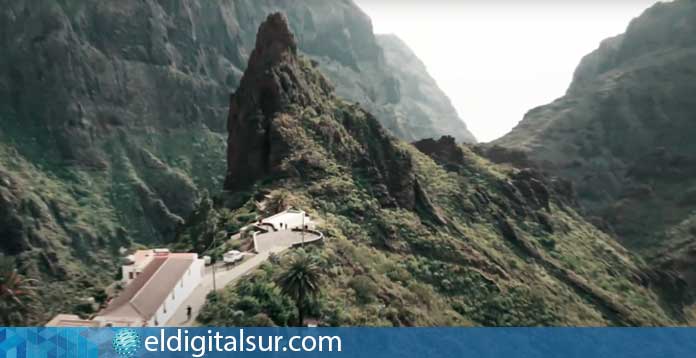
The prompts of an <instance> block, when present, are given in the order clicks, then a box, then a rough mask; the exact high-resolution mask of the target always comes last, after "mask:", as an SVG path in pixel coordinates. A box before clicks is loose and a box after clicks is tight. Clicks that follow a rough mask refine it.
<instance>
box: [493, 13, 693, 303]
mask: <svg viewBox="0 0 696 358" xmlns="http://www.w3.org/2000/svg"><path fill="white" fill-rule="evenodd" d="M694 93H696V2H694V1H691V0H681V1H674V2H670V3H659V4H656V5H654V6H653V7H651V8H649V9H648V10H646V11H645V12H644V13H643V14H642V15H641V16H640V17H638V18H636V19H634V20H633V21H632V22H631V23H630V25H629V26H628V28H627V30H626V32H625V33H624V34H622V35H619V36H617V37H614V38H610V39H607V40H605V41H604V42H602V44H601V45H600V47H599V48H598V49H597V50H596V51H594V52H593V53H591V54H589V55H587V56H586V57H585V58H584V59H583V60H582V62H581V63H580V65H579V66H578V68H577V70H576V72H575V76H574V79H573V83H572V84H571V85H570V87H569V89H568V92H567V93H566V95H565V96H564V97H562V98H560V99H558V100H556V101H554V102H553V103H551V104H548V105H545V106H541V107H538V108H535V109H533V110H531V111H530V112H529V113H527V115H526V116H525V118H524V120H523V121H522V122H520V124H519V125H518V126H517V127H516V128H515V129H513V130H512V132H511V133H509V134H508V135H506V136H504V137H503V138H501V139H499V140H497V141H495V142H494V144H495V145H497V146H498V147H497V148H493V149H488V151H489V153H490V152H491V151H492V152H493V153H492V155H491V158H494V159H497V160H502V161H509V160H510V159H513V157H514V158H516V161H517V164H522V165H524V163H521V162H520V160H521V161H522V162H523V161H524V160H527V161H532V162H536V163H537V165H538V167H540V168H543V169H544V170H547V171H549V172H550V173H553V174H555V175H559V176H563V177H565V178H568V179H571V180H572V181H573V182H574V183H575V186H576V188H577V191H578V195H579V198H580V201H581V202H582V204H583V205H584V207H585V208H586V210H587V213H588V215H590V216H594V217H595V219H594V221H595V222H596V223H597V224H598V225H599V226H600V227H602V228H604V229H605V230H606V231H607V232H611V233H614V234H615V235H616V236H617V237H618V238H619V239H620V240H621V242H622V243H623V244H624V245H626V246H627V247H629V248H631V249H635V250H638V251H639V252H640V253H642V254H644V255H645V256H646V257H647V258H648V259H649V261H650V262H651V263H652V264H653V265H655V266H656V267H659V268H660V269H661V270H665V271H672V272H673V273H674V274H675V275H677V276H678V277H680V278H681V279H684V280H685V281H686V282H687V283H688V285H689V286H690V288H691V290H692V292H693V289H694V288H696V271H694V267H695V266H694V265H693V263H694V262H696V215H695V212H694V209H695V208H696V142H695V141H694V140H693V137H694V134H696V120H695V118H696V97H694ZM506 148H507V149H506ZM511 153H516V154H511ZM513 161H514V160H513ZM526 164H529V163H526Z"/></svg>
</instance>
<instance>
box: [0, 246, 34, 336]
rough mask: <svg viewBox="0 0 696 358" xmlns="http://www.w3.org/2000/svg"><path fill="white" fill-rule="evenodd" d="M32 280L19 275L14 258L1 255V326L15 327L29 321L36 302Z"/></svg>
mask: <svg viewBox="0 0 696 358" xmlns="http://www.w3.org/2000/svg"><path fill="white" fill-rule="evenodd" d="M33 284H34V282H32V280H30V279H27V278H25V277H23V276H22V275H20V274H18V273H17V269H16V268H15V262H14V260H13V259H12V258H9V257H6V256H4V255H0V325H2V326H14V325H20V324H22V323H23V322H26V321H27V317H26V315H27V314H29V312H30V311H31V305H32V303H33V301H34V300H35V298H36V297H35V288H34V286H33Z"/></svg>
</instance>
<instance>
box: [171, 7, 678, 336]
mask: <svg viewBox="0 0 696 358" xmlns="http://www.w3.org/2000/svg"><path fill="white" fill-rule="evenodd" d="M228 128H229V139H228V143H229V146H228V171H227V179H226V184H225V189H227V193H228V194H227V195H225V197H224V198H223V199H221V200H219V203H218V204H219V205H218V206H217V208H215V209H210V207H208V208H207V209H206V210H209V211H207V212H208V215H207V217H206V215H198V216H197V217H196V218H195V219H194V220H193V221H191V222H189V223H188V224H187V227H188V228H192V230H194V231H195V230H198V228H200V227H201V225H205V226H206V227H207V228H209V229H211V230H213V231H214V230H222V229H223V228H225V227H228V226H229V225H230V224H234V223H236V222H238V219H239V218H241V217H246V218H249V219H247V220H253V218H255V217H256V215H257V214H261V212H260V211H259V210H260V209H259V208H260V207H267V205H257V201H265V202H266V203H268V202H275V203H278V202H281V203H283V205H281V206H284V205H291V206H294V207H296V208H302V209H306V210H309V212H311V214H312V216H313V217H314V218H316V219H317V220H318V221H319V222H320V228H319V229H320V230H322V231H323V232H324V233H325V234H326V239H325V241H324V244H323V245H322V246H320V247H307V248H306V249H307V250H309V251H310V252H311V254H313V255H317V256H319V257H320V262H321V263H322V264H321V271H322V290H323V295H321V296H320V297H318V298H316V299H313V300H312V304H311V307H308V312H310V314H311V315H312V316H313V317H317V318H318V319H319V320H320V321H321V322H322V323H324V324H330V325H397V326H412V325H471V324H475V325H512V326H520V325H522V326H525V325H665V324H677V323H686V322H689V320H690V319H691V317H690V316H689V315H687V314H686V313H684V312H682V311H681V306H680V305H679V304H676V303H673V302H664V301H663V298H664V296H663V294H664V291H663V290H662V287H663V286H660V285H661V284H664V286H665V287H666V286H668V285H669V283H668V282H667V281H668V280H666V279H663V277H661V276H659V273H657V272H651V271H646V270H645V267H644V265H643V264H642V263H641V261H640V260H639V259H637V258H635V257H633V256H632V255H631V254H629V253H628V252H627V251H626V250H625V249H624V248H622V247H621V246H619V245H618V244H616V243H615V242H614V241H613V240H612V239H611V238H610V237H608V236H607V235H605V234H603V233H601V232H600V231H599V230H597V229H596V228H595V227H594V226H593V225H591V224H589V223H587V222H586V221H584V219H583V218H582V217H581V216H580V215H578V214H577V213H576V212H575V210H574V209H573V200H574V199H573V197H572V195H570V194H571V193H570V192H569V187H568V186H567V183H564V182H563V181H558V180H554V179H551V178H547V177H544V176H543V175H541V174H539V173H538V172H535V171H533V170H516V169H511V168H509V167H505V166H496V165H494V164H491V163H490V162H488V161H486V160H484V159H483V158H481V157H479V156H477V155H476V154H474V153H473V152H472V151H471V150H469V149H468V148H467V147H464V146H460V145H457V144H456V143H455V142H454V139H453V138H452V137H445V138H442V139H440V140H437V141H436V140H432V139H429V140H423V141H420V142H418V143H416V145H415V147H414V146H412V145H409V144H407V143H406V142H404V141H402V140H399V139H397V138H395V137H393V136H392V135H390V134H389V133H388V132H387V131H386V130H385V129H383V127H382V126H381V125H380V124H379V123H378V121H377V120H376V118H375V117H374V116H373V115H371V114H370V113H369V112H367V111H365V110H364V109H362V108H360V106H357V105H355V104H354V103H352V102H347V101H345V100H343V99H341V98H340V97H338V96H337V95H336V93H335V92H334V90H333V88H332V87H331V85H330V83H329V82H328V81H327V80H326V78H325V77H324V76H323V75H322V74H321V73H320V72H319V71H318V68H317V67H316V66H315V65H314V64H313V63H312V62H311V61H310V60H309V59H307V58H305V57H303V56H301V55H299V54H298V50H297V42H296V39H295V37H294V36H293V35H292V33H291V32H290V30H289V29H288V27H287V23H286V20H285V18H284V17H283V16H282V15H280V14H275V15H271V16H269V17H268V19H267V21H266V22H265V23H264V24H262V25H261V27H260V29H259V34H258V36H257V44H256V48H255V50H254V52H253V53H252V55H251V57H250V62H249V65H248V67H247V70H246V72H245V74H244V76H243V78H242V80H241V84H240V87H239V88H238V90H237V91H236V92H235V94H234V96H233V97H232V99H231V103H230V111H229V121H228ZM276 206H278V205H276ZM211 222H215V223H216V224H215V225H212V226H211V225H210V224H209V223H211ZM187 230H188V229H185V230H184V231H183V232H182V236H181V237H182V238H192V239H193V240H194V241H195V240H196V237H193V236H192V235H188V234H187V233H186V231H187ZM182 244H187V242H182ZM203 246H204V247H205V246H206V245H203ZM285 260H286V258H284V257H279V258H272V259H271V260H270V262H269V263H268V264H266V265H264V266H263V267H262V268H261V269H259V270H258V271H256V272H255V273H254V274H252V275H251V276H249V277H248V278H247V279H245V280H243V282H240V283H239V284H238V285H233V286H230V287H228V288H227V290H226V291H225V292H223V293H220V294H217V295H213V296H210V301H209V302H208V306H207V307H206V308H205V309H204V310H203V313H202V316H201V317H200V318H201V320H202V321H203V323H205V324H221V325H268V324H279V325H284V324H287V323H289V322H293V320H292V319H291V318H292V315H293V314H294V313H293V312H294V310H293V308H292V306H291V303H290V302H288V299H287V297H286V296H283V295H282V294H281V293H280V291H279V289H278V287H277V286H276V285H275V284H274V278H275V277H277V275H278V273H279V271H281V270H282V266H283V265H284V262H285ZM658 278H659V279H658Z"/></svg>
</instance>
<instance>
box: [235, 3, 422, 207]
mask: <svg viewBox="0 0 696 358" xmlns="http://www.w3.org/2000/svg"><path fill="white" fill-rule="evenodd" d="M257 38H258V40H259V42H260V43H258V44H257V45H256V49H255V50H254V53H253V54H252V56H251V58H250V59H249V65H248V66H247V70H246V72H245V73H244V76H243V77H242V81H241V85H240V86H239V88H238V89H237V91H236V92H235V93H234V95H233V96H232V99H231V103H230V112H229V118H228V130H229V137H228V157H227V160H228V171H227V179H226V182H225V189H226V190H228V191H238V190H244V189H246V188H248V187H249V186H250V185H252V184H253V183H255V182H257V181H259V180H264V179H269V178H298V179H300V180H309V181H311V180H314V179H316V178H323V177H325V176H326V175H328V174H327V171H330V169H328V168H327V166H329V167H330V165H328V164H327V163H331V162H336V163H340V165H343V166H346V167H350V168H354V169H355V170H359V171H361V172H362V173H364V174H365V179H366V180H367V181H369V182H370V183H371V186H372V188H373V195H374V196H375V197H377V198H378V200H379V202H380V204H382V205H383V206H385V207H393V206H399V207H402V208H408V209H412V208H414V207H415V206H416V201H417V200H416V197H417V195H416V193H417V192H418V190H417V185H416V183H415V178H414V175H413V165H412V161H411V156H410V155H409V154H408V152H407V151H406V150H405V149H404V148H403V147H402V146H401V145H399V143H398V142H397V141H396V139H395V138H393V137H392V136H390V135H389V134H387V132H386V131H385V130H384V128H383V127H382V126H381V125H380V124H379V122H378V121H377V119H376V118H375V117H374V116H373V115H371V114H369V113H368V112H365V111H364V110H362V109H361V108H359V107H358V106H356V105H354V104H351V103H348V102H346V101H343V100H340V99H339V98H337V97H336V96H335V94H334V89H333V87H332V86H331V85H330V84H329V83H328V81H327V80H326V79H325V77H324V76H323V75H322V74H321V73H320V72H319V70H318V69H317V68H316V67H317V66H316V64H315V63H314V62H312V61H310V60H308V59H306V58H304V57H303V56H299V55H298V54H297V53H296V51H295V50H293V46H292V44H293V40H292V39H293V35H292V34H290V32H289V30H288V27H287V22H286V20H285V18H284V17H283V15H280V14H274V15H271V16H269V17H268V19H267V20H266V22H264V23H263V24H262V25H261V27H260V30H259V35H258V36H257Z"/></svg>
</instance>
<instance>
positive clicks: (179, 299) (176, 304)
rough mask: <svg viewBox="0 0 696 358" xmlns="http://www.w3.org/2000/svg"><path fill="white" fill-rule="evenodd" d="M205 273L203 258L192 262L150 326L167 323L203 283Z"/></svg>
mask: <svg viewBox="0 0 696 358" xmlns="http://www.w3.org/2000/svg"><path fill="white" fill-rule="evenodd" d="M204 274H205V262H204V260H203V259H196V260H194V261H193V263H191V266H190V267H189V269H188V271H186V273H184V275H183V277H182V279H181V280H180V281H179V282H178V283H177V285H176V287H174V290H172V292H170V293H169V296H167V299H166V300H165V301H164V303H163V304H162V305H161V306H160V307H159V308H158V309H157V313H156V314H155V316H153V317H152V318H151V319H150V321H149V322H148V326H153V327H154V326H162V325H165V324H167V322H168V321H169V319H170V318H172V316H174V314H175V313H176V311H177V310H178V309H179V308H180V307H181V305H182V304H183V303H184V302H185V301H186V300H187V299H188V297H189V296H190V295H191V293H193V291H194V290H195V289H196V287H198V285H200V284H201V282H202V280H203V275H204Z"/></svg>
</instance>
